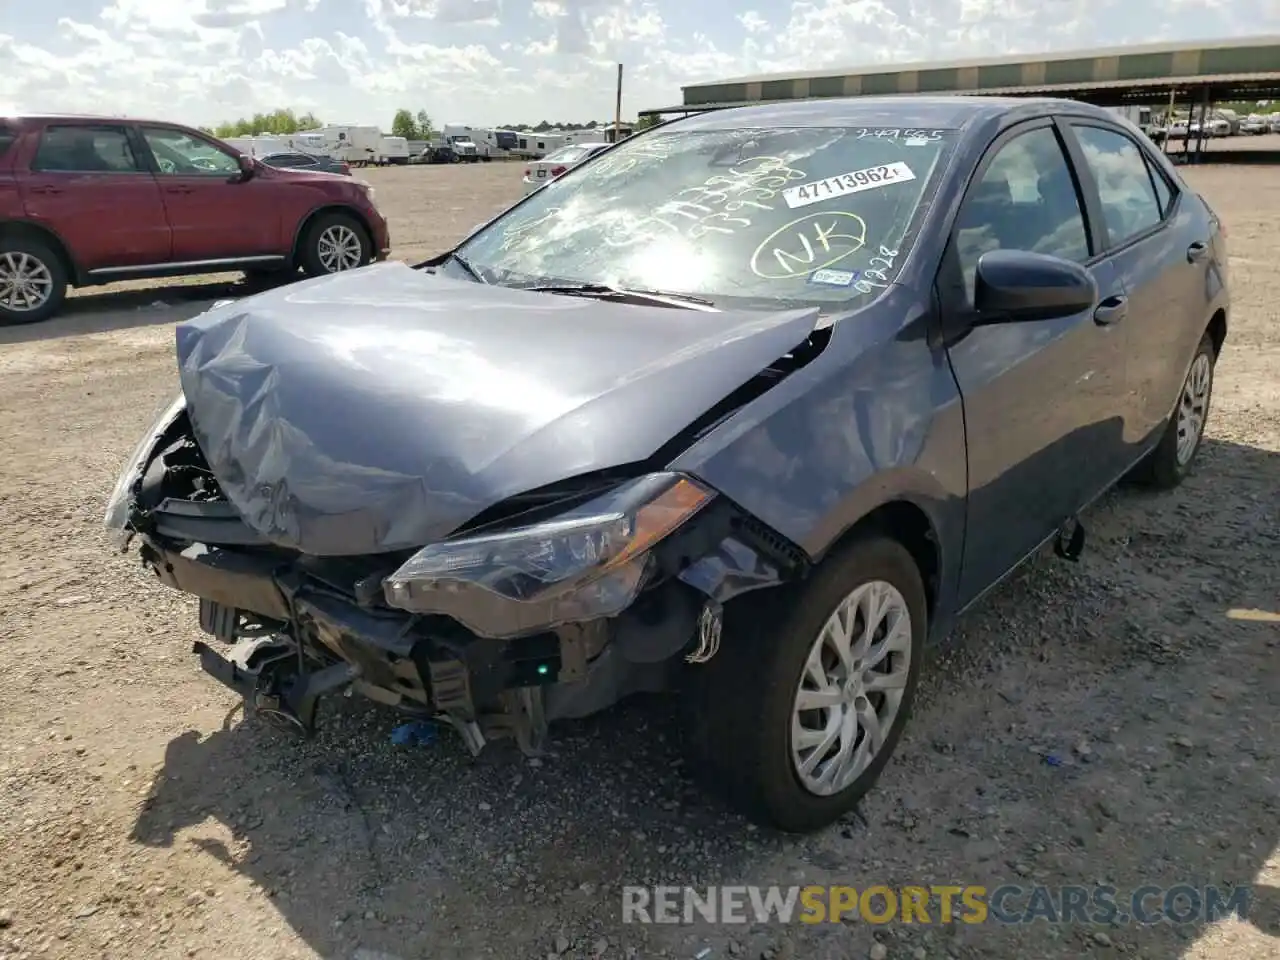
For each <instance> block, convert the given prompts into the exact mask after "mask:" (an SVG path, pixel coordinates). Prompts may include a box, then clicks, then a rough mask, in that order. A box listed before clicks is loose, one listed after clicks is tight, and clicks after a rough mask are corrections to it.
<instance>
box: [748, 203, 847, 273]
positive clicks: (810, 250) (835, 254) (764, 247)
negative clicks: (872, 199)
mask: <svg viewBox="0 0 1280 960" xmlns="http://www.w3.org/2000/svg"><path fill="white" fill-rule="evenodd" d="M866 242H867V225H866V223H864V222H863V220H862V218H861V217H859V216H858V215H857V214H855V213H844V212H842V211H832V212H830V213H811V214H809V215H808V216H804V217H798V218H796V219H795V220H792V221H791V222H790V223H788V224H785V225H784V226H781V227H779V228H778V229H777V230H775V231H773V233H771V234H769V236H767V237H765V238H764V239H763V240H762V241H761V242H760V245H759V246H758V247H756V251H755V253H753V254H752V255H751V272H752V273H754V274H755V275H756V276H757V277H760V278H762V279H764V280H789V279H791V278H793V277H803V276H807V275H808V274H810V273H813V271H815V270H823V269H826V268H827V267H832V266H835V265H836V264H837V263H839V262H840V261H841V260H844V259H845V258H846V257H850V256H852V255H853V254H855V253H857V252H858V251H859V250H861V249H862V247H863V246H864V245H865V244H866Z"/></svg>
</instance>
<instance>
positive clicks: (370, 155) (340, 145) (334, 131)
mask: <svg viewBox="0 0 1280 960" xmlns="http://www.w3.org/2000/svg"><path fill="white" fill-rule="evenodd" d="M311 135H318V136H320V137H322V138H323V141H322V142H323V144H324V153H325V154H326V155H327V156H330V157H332V158H333V159H334V160H341V161H343V162H345V163H349V164H351V165H352V166H357V165H358V166H365V165H368V164H370V163H377V162H378V157H379V156H380V154H381V151H382V131H381V130H379V129H378V128H377V127H366V126H360V125H358V124H353V123H328V124H325V125H324V126H323V127H321V128H320V129H319V130H313V131H308V136H311ZM312 142H315V141H314V140H313V141H312Z"/></svg>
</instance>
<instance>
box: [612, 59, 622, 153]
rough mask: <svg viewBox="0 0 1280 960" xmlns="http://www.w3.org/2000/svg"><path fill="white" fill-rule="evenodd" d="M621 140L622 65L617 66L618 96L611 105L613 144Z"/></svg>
mask: <svg viewBox="0 0 1280 960" xmlns="http://www.w3.org/2000/svg"><path fill="white" fill-rule="evenodd" d="M621 139H622V64H618V95H617V99H616V100H615V101H614V104H613V142H614V143H617V142H618V141H619V140H621Z"/></svg>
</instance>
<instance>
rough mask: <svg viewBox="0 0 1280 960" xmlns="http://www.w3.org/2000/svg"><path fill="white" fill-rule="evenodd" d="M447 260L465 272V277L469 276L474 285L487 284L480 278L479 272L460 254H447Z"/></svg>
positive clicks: (486, 281)
mask: <svg viewBox="0 0 1280 960" xmlns="http://www.w3.org/2000/svg"><path fill="white" fill-rule="evenodd" d="M449 259H450V260H452V261H453V262H454V263H456V264H457V265H458V266H460V267H461V268H462V269H463V270H465V271H466V272H467V275H468V276H470V277H471V279H472V280H474V281H475V282H476V283H488V282H489V281H488V280H486V279H485V278H484V277H482V276H480V271H479V270H477V269H476V268H475V267H473V266H472V265H471V261H470V260H468V259H467V258H466V257H464V256H463V255H462V254H460V253H451V254H449Z"/></svg>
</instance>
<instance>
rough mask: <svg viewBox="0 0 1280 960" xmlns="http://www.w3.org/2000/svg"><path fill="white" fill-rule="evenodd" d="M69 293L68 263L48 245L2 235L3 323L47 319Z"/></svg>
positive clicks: (0, 302)
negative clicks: (64, 264) (63, 262)
mask: <svg viewBox="0 0 1280 960" xmlns="http://www.w3.org/2000/svg"><path fill="white" fill-rule="evenodd" d="M66 297H67V270H66V267H64V266H63V265H62V259H61V258H60V257H59V256H58V255H57V254H56V253H54V252H53V250H51V249H50V248H49V247H48V245H46V244H44V243H41V242H40V241H39V240H35V239H27V238H26V237H22V236H17V237H0V327H2V326H8V325H16V324H21V323H39V322H40V321H42V320H47V319H49V318H50V317H51V316H53V315H54V314H55V313H57V312H58V308H60V307H61V306H62V302H63V301H64V300H65V299H66Z"/></svg>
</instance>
